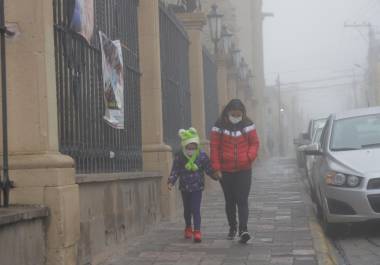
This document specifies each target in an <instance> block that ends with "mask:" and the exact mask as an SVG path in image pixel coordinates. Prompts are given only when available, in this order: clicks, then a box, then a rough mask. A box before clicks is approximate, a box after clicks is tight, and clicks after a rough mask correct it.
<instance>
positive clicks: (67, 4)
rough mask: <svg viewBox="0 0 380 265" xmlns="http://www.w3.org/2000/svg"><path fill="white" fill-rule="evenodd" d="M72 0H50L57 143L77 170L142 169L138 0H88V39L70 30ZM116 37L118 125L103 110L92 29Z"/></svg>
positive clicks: (99, 66) (97, 45) (98, 54)
mask: <svg viewBox="0 0 380 265" xmlns="http://www.w3.org/2000/svg"><path fill="white" fill-rule="evenodd" d="M74 5H75V1H74V0H53V8H54V40H55V57H56V78H57V99H58V126H59V149H60V151H61V152H62V153H64V154H67V155H70V156H71V157H73V158H74V160H75V162H76V169H77V172H78V173H99V172H125V171H140V170H141V169H142V147H141V145H142V144H141V111H140V72H139V50H138V23H137V22H138V17H137V12H138V0H107V1H104V0H94V25H95V26H94V35H93V37H92V39H91V40H90V42H89V43H88V42H87V41H86V40H85V39H84V38H83V37H82V36H81V35H79V34H77V33H75V32H73V31H72V30H70V21H71V17H72V14H73V9H74ZM99 31H102V32H104V33H105V34H106V35H107V36H108V37H109V38H110V39H112V40H120V42H121V45H122V53H123V63H124V112H125V115H124V116H125V119H124V120H125V121H124V123H125V124H124V127H125V129H124V130H118V129H114V128H112V127H110V126H109V125H108V124H107V123H106V122H105V121H104V119H103V115H104V112H105V104H104V96H103V91H104V90H103V82H102V62H101V50H100V42H99V35H98V32H99Z"/></svg>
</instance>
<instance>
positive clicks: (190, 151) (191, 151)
mask: <svg viewBox="0 0 380 265" xmlns="http://www.w3.org/2000/svg"><path fill="white" fill-rule="evenodd" d="M194 153H195V150H186V155H187V156H188V157H192V156H193V155H194Z"/></svg>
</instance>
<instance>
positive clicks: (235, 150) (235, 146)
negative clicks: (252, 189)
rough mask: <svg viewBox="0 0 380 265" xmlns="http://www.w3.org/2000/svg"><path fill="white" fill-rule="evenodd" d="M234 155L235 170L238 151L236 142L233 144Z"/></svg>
mask: <svg viewBox="0 0 380 265" xmlns="http://www.w3.org/2000/svg"><path fill="white" fill-rule="evenodd" d="M234 155H235V170H237V169H238V152H237V144H234Z"/></svg>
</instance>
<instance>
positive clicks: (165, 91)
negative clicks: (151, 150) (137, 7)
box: [160, 3, 191, 150]
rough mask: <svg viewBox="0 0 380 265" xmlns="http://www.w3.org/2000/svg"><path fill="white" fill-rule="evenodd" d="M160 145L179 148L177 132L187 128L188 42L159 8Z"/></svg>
mask: <svg viewBox="0 0 380 265" xmlns="http://www.w3.org/2000/svg"><path fill="white" fill-rule="evenodd" d="M160 42H161V76H162V102H163V106H162V109H163V121H164V141H165V143H166V144H168V145H170V146H171V147H172V148H173V150H177V149H178V148H179V144H180V141H179V139H178V130H179V129H180V128H185V127H189V126H191V102H190V85H189V39H188V36H187V34H186V31H185V29H184V28H183V26H182V24H181V23H180V21H179V20H178V19H177V18H176V16H175V14H174V13H173V11H171V10H170V9H169V8H167V7H166V6H165V5H164V4H162V3H161V4H160Z"/></svg>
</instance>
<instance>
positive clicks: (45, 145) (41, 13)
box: [5, 0, 80, 265]
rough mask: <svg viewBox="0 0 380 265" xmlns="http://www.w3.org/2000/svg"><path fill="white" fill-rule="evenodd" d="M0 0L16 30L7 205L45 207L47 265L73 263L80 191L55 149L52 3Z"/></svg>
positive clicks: (10, 52)
mask: <svg viewBox="0 0 380 265" xmlns="http://www.w3.org/2000/svg"><path fill="white" fill-rule="evenodd" d="M28 4H30V3H29V1H27V0H7V1H5V15H6V22H8V23H16V24H17V25H18V28H19V29H21V32H20V33H21V34H20V35H19V36H18V37H17V38H16V39H13V40H8V41H7V52H6V54H7V64H6V67H7V78H8V115H9V151H10V157H9V159H10V178H11V180H13V181H14V185H15V188H14V189H13V190H12V191H11V198H10V202H11V204H43V205H46V206H47V207H49V217H48V221H47V222H46V225H47V235H46V239H47V257H46V259H47V264H48V265H70V264H73V265H74V264H76V258H77V257H76V256H77V246H78V240H79V228H80V221H79V190H78V186H77V185H76V184H75V170H74V162H73V160H72V159H71V158H70V157H67V156H64V155H61V154H60V153H59V152H58V126H57V99H56V80H55V58H54V38H53V36H54V35H53V6H52V3H51V1H46V0H35V1H33V8H27V7H26V6H27V5H28Z"/></svg>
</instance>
